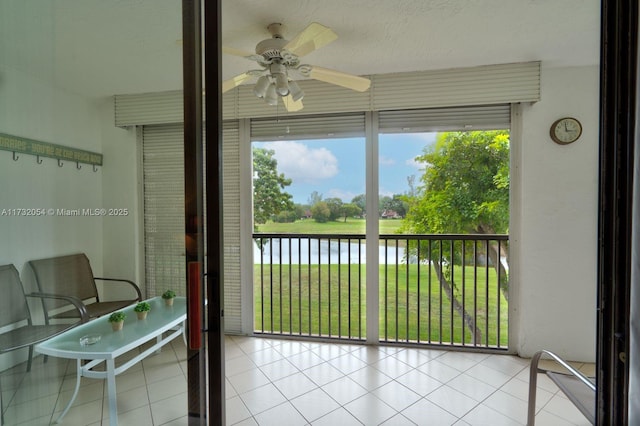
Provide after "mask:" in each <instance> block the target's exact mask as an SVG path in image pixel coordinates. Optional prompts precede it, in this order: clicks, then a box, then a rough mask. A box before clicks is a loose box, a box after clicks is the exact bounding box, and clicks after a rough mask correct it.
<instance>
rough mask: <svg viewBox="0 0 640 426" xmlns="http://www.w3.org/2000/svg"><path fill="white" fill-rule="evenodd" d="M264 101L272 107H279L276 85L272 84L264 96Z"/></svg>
mask: <svg viewBox="0 0 640 426" xmlns="http://www.w3.org/2000/svg"><path fill="white" fill-rule="evenodd" d="M264 101H265V102H266V103H267V104H269V105H271V106H276V105H278V94H277V93H276V85H275V83H271V84H270V85H269V87H268V88H267V92H266V93H265V95H264Z"/></svg>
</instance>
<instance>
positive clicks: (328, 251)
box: [253, 238, 404, 265]
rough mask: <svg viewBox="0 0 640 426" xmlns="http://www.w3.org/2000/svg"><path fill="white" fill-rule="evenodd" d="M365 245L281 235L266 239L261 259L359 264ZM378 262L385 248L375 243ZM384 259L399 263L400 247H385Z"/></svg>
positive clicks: (256, 253) (255, 252) (255, 251)
mask: <svg viewBox="0 0 640 426" xmlns="http://www.w3.org/2000/svg"><path fill="white" fill-rule="evenodd" d="M365 251H366V246H365V244H364V242H362V244H360V243H359V242H357V240H356V241H353V242H349V241H340V242H338V241H337V240H331V242H329V241H328V240H321V241H318V240H315V239H312V240H309V239H308V238H281V239H274V240H271V241H269V240H268V241H267V242H266V243H265V245H264V247H263V251H262V261H263V262H264V263H265V264H269V263H273V264H278V263H280V262H282V263H283V264H289V263H291V264H294V265H297V264H303V265H306V264H309V263H311V264H313V265H317V264H321V265H327V264H329V263H331V264H338V263H341V264H347V263H352V264H358V263H362V264H364V263H367V262H366V254H365ZM378 253H379V254H378V258H379V263H380V264H384V263H385V248H384V246H379V247H378ZM386 253H387V259H388V262H389V263H395V262H396V255H397V261H398V263H400V262H402V259H404V248H403V247H398V248H397V249H396V247H387V250H386ZM253 261H254V263H256V264H259V263H260V248H259V247H258V244H256V243H255V241H254V244H253Z"/></svg>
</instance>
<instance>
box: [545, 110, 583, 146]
mask: <svg viewBox="0 0 640 426" xmlns="http://www.w3.org/2000/svg"><path fill="white" fill-rule="evenodd" d="M549 133H550V135H551V139H553V141H554V142H556V143H559V144H563V145H564V144H568V143H571V142H575V141H576V140H578V138H579V137H580V135H581V134H582V125H581V124H580V122H579V121H578V120H576V119H575V118H571V117H565V118H561V119H559V120H556V121H554V123H553V124H552V125H551V129H550V130H549Z"/></svg>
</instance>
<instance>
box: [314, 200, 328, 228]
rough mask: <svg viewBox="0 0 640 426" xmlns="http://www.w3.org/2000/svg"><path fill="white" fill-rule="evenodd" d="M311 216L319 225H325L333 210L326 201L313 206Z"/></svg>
mask: <svg viewBox="0 0 640 426" xmlns="http://www.w3.org/2000/svg"><path fill="white" fill-rule="evenodd" d="M311 216H312V217H313V220H315V221H316V222H318V223H325V222H328V221H329V218H330V217H331V210H329V206H327V203H325V202H324V201H319V202H317V203H315V204H314V205H313V206H311Z"/></svg>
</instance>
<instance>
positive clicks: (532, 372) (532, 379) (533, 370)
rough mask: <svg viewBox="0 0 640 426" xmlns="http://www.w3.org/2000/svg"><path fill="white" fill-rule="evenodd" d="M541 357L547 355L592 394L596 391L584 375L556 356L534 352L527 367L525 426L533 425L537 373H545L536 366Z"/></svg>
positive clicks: (542, 351) (548, 352) (544, 352)
mask: <svg viewBox="0 0 640 426" xmlns="http://www.w3.org/2000/svg"><path fill="white" fill-rule="evenodd" d="M542 355H547V356H549V357H551V358H553V360H554V361H555V362H557V363H558V364H560V365H561V366H562V367H564V368H565V369H566V370H567V371H568V372H569V373H570V374H571V375H572V376H574V377H575V378H577V379H578V380H580V381H581V382H582V383H583V384H584V385H585V386H587V387H588V388H589V389H591V390H592V391H594V392H595V390H596V387H595V385H594V384H593V383H592V382H591V381H590V380H589V378H587V376H585V375H584V374H582V373H581V372H579V371H578V370H576V369H575V368H573V367H572V366H571V365H569V364H568V363H567V362H565V361H564V360H563V359H562V358H560V357H559V356H558V355H556V354H554V353H553V352H550V351H547V350H541V351H538V352H536V353H535V354H534V355H533V357H532V358H531V366H530V367H529V400H528V407H527V426H534V424H535V416H536V413H535V411H536V389H537V382H538V373H544V372H546V371H547V370H545V369H543V368H539V367H538V364H539V362H540V358H541V357H542Z"/></svg>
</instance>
